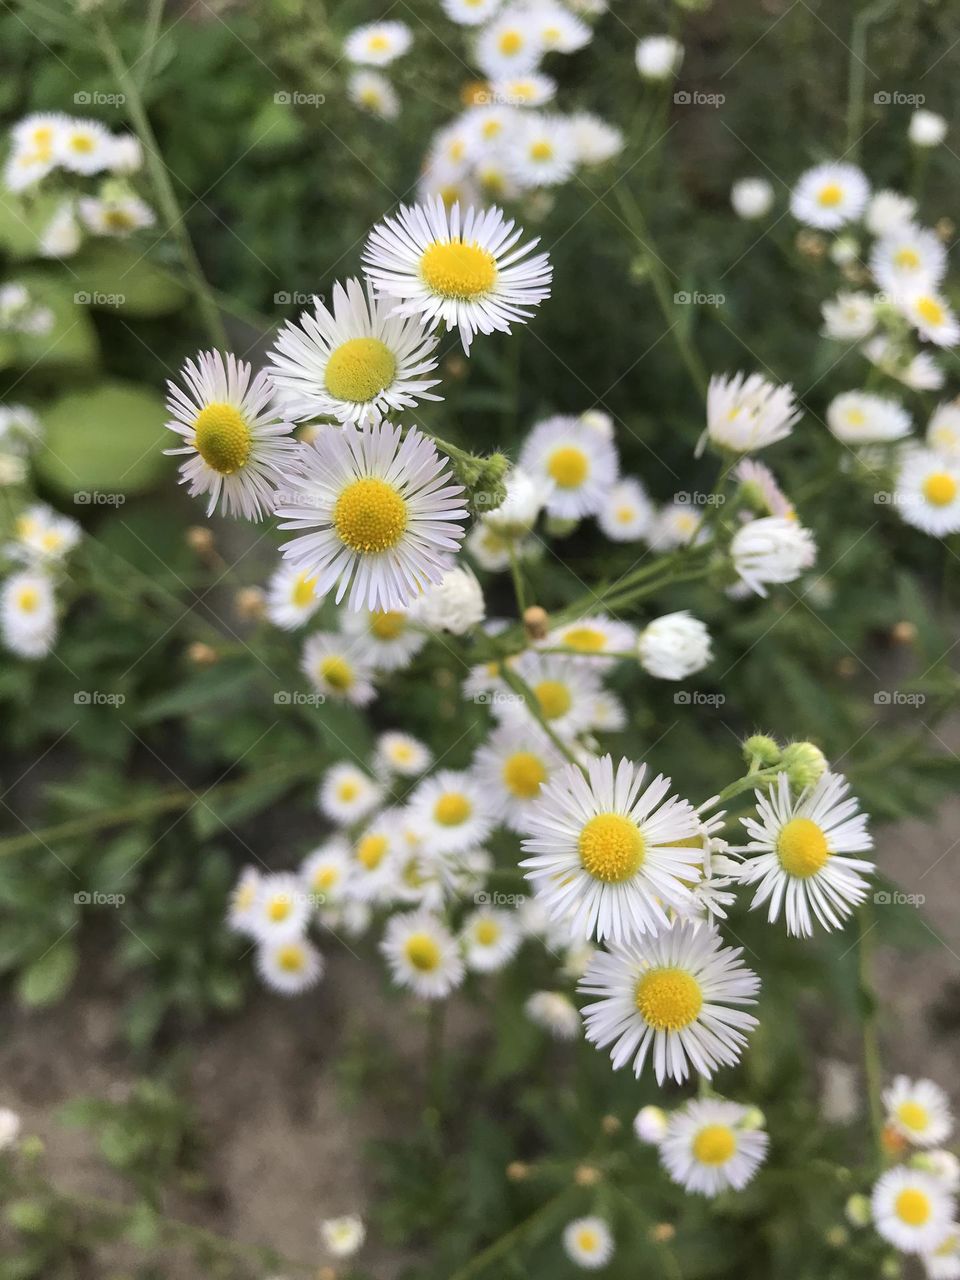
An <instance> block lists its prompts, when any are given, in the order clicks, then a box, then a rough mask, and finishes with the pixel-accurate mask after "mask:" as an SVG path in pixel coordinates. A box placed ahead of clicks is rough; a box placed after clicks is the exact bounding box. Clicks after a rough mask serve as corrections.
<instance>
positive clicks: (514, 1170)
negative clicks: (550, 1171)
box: [507, 1160, 530, 1182]
mask: <svg viewBox="0 0 960 1280" xmlns="http://www.w3.org/2000/svg"><path fill="white" fill-rule="evenodd" d="M507 1177H508V1178H509V1179H510V1181H511V1182H523V1181H524V1179H526V1178H529V1177H530V1166H529V1165H528V1164H527V1163H526V1162H525V1161H523V1160H511V1161H510V1163H509V1164H508V1165H507Z"/></svg>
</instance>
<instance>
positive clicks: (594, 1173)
mask: <svg viewBox="0 0 960 1280" xmlns="http://www.w3.org/2000/svg"><path fill="white" fill-rule="evenodd" d="M602 1178H603V1174H602V1173H601V1172H600V1170H599V1169H598V1168H597V1167H596V1165H592V1164H578V1165H577V1167H576V1170H575V1172H574V1175H573V1180H574V1182H575V1183H576V1184H577V1186H578V1187H595V1186H596V1185H597V1183H598V1182H600V1181H601V1180H602Z"/></svg>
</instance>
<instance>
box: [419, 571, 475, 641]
mask: <svg viewBox="0 0 960 1280" xmlns="http://www.w3.org/2000/svg"><path fill="white" fill-rule="evenodd" d="M486 612H487V610H486V605H485V604H484V600H483V588H482V587H481V586H480V583H479V582H478V581H477V577H476V574H474V572H473V570H472V569H469V568H460V567H458V566H456V565H455V566H454V567H453V568H452V569H447V570H446V572H445V573H443V575H442V576H441V578H440V581H439V582H435V583H434V584H433V585H432V586H430V587H428V588H427V589H426V590H425V591H424V592H423V594H422V595H421V596H420V597H419V598H418V599H417V601H416V603H415V605H414V613H415V616H416V619H417V621H418V622H419V623H420V625H421V626H424V627H427V628H428V629H429V630H430V631H449V632H450V633H451V635H455V636H463V635H466V634H467V632H468V631H471V630H472V629H473V628H474V627H476V626H477V625H478V624H479V623H481V622H482V621H483V619H484V618H485V617H486Z"/></svg>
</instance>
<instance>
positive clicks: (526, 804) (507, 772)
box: [471, 717, 562, 832]
mask: <svg viewBox="0 0 960 1280" xmlns="http://www.w3.org/2000/svg"><path fill="white" fill-rule="evenodd" d="M561 763H562V758H561V756H560V753H559V752H558V751H557V749H556V747H554V746H553V744H552V743H551V742H550V740H549V738H548V737H547V736H546V734H544V733H543V731H542V730H541V728H540V726H539V725H537V724H536V723H535V722H534V721H533V720H531V719H530V718H529V717H528V718H527V720H526V722H523V723H522V722H516V723H513V722H511V723H509V724H504V725H501V726H500V727H499V728H497V729H495V730H494V731H493V733H492V734H491V735H490V737H489V738H488V739H487V741H486V742H485V743H484V745H483V746H482V747H481V748H480V750H479V751H478V752H477V754H476V756H475V757H474V761H473V764H472V766H471V772H472V774H473V776H474V778H475V779H476V781H477V784H478V785H479V786H480V787H482V789H483V793H484V798H485V800H486V801H487V804H488V805H489V806H490V809H491V811H492V812H494V813H495V814H496V815H497V817H498V818H499V819H500V820H501V821H502V822H503V823H505V824H506V825H507V826H508V827H510V829H511V830H513V831H518V832H522V831H524V830H526V826H525V822H526V816H527V814H528V813H529V812H530V808H531V806H532V805H533V804H534V803H535V801H536V800H537V799H538V797H539V795H540V792H541V789H542V788H543V784H544V783H545V782H549V780H550V779H551V778H552V777H553V776H554V775H555V774H556V773H557V771H558V770H559V769H560V766H561Z"/></svg>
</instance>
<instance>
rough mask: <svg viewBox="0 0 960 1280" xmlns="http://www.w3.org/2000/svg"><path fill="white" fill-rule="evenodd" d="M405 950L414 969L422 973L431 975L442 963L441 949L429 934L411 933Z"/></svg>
mask: <svg viewBox="0 0 960 1280" xmlns="http://www.w3.org/2000/svg"><path fill="white" fill-rule="evenodd" d="M403 949H404V951H405V953H406V956H407V959H408V960H409V961H410V963H411V964H412V965H413V967H414V969H418V970H419V971H420V973H430V972H431V970H433V969H436V968H437V966H438V965H439V963H440V948H439V947H438V946H437V944H436V942H435V941H434V939H433V938H431V937H430V935H429V933H411V935H410V937H409V938H408V939H407V940H406V942H405V943H404V944H403Z"/></svg>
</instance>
